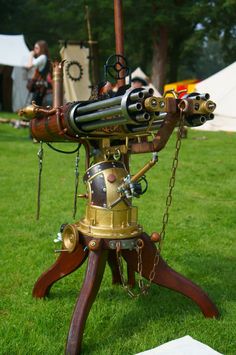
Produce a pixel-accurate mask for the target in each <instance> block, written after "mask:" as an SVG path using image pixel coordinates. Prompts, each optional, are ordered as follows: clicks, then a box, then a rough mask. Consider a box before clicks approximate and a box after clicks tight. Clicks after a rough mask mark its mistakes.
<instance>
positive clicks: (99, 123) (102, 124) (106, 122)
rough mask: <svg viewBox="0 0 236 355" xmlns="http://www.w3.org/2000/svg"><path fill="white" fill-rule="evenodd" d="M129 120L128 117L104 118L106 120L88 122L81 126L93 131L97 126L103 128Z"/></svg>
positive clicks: (85, 129) (83, 128)
mask: <svg viewBox="0 0 236 355" xmlns="http://www.w3.org/2000/svg"><path fill="white" fill-rule="evenodd" d="M127 122H128V119H127V118H123V117H120V118H113V119H111V120H104V121H100V120H97V121H93V122H91V123H86V124H83V125H82V126H81V130H83V131H92V130H94V129H97V128H102V127H109V126H114V125H120V124H125V123H127Z"/></svg>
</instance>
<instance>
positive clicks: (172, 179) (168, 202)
mask: <svg viewBox="0 0 236 355" xmlns="http://www.w3.org/2000/svg"><path fill="white" fill-rule="evenodd" d="M183 127H184V113H183V111H182V110H181V108H180V119H179V126H178V131H177V139H176V144H175V155H174V158H173V162H172V168H171V171H172V173H171V177H170V180H169V192H168V195H167V197H166V207H165V212H164V214H163V218H162V230H161V233H160V241H159V242H158V247H157V250H156V254H155V257H154V262H153V268H152V270H151V272H150V274H149V283H148V285H147V286H146V287H148V288H149V287H150V286H151V283H152V281H153V280H154V278H155V276H156V269H157V265H158V263H159V260H160V254H161V251H162V247H163V242H164V239H165V234H166V226H167V224H168V220H169V209H170V206H171V203H172V193H173V189H174V186H175V181H176V170H177V167H178V163H179V151H180V148H181V143H182V140H181V139H182V131H183Z"/></svg>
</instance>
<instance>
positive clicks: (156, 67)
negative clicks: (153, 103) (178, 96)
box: [152, 25, 168, 93]
mask: <svg viewBox="0 0 236 355" xmlns="http://www.w3.org/2000/svg"><path fill="white" fill-rule="evenodd" d="M167 51H168V29H167V27H166V26H164V25H162V26H161V27H160V29H159V32H158V35H157V32H156V31H155V34H154V36H153V58H152V84H153V85H154V86H155V87H156V89H157V90H158V91H159V92H160V93H162V92H163V88H164V84H165V78H166V60H167Z"/></svg>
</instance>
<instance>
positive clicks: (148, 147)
mask: <svg viewBox="0 0 236 355" xmlns="http://www.w3.org/2000/svg"><path fill="white" fill-rule="evenodd" d="M179 119H180V116H179V114H167V115H166V118H165V120H164V122H163V124H162V126H161V128H160V129H159V131H158V132H157V134H156V136H155V137H154V139H153V141H152V142H144V143H134V144H132V145H131V148H130V152H131V154H132V153H133V154H138V153H147V152H159V151H160V150H161V149H163V148H164V147H165V145H166V143H167V141H168V140H169V138H170V136H171V134H172V132H173V130H174V128H175V127H176V125H177V123H178V121H179Z"/></svg>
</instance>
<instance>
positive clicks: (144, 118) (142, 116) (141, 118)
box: [135, 112, 150, 122]
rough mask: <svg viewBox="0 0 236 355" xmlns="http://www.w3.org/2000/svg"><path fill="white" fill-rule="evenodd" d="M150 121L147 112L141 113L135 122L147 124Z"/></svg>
mask: <svg viewBox="0 0 236 355" xmlns="http://www.w3.org/2000/svg"><path fill="white" fill-rule="evenodd" d="M149 119H150V115H149V113H147V112H144V113H141V114H139V115H137V116H135V120H136V121H138V122H145V121H147V120H149Z"/></svg>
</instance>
